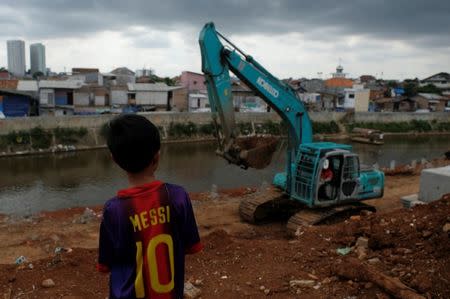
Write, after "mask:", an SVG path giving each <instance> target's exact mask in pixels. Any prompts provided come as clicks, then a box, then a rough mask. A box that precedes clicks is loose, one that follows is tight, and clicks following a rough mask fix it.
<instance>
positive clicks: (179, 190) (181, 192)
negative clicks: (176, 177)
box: [164, 183, 188, 196]
mask: <svg viewBox="0 0 450 299" xmlns="http://www.w3.org/2000/svg"><path fill="white" fill-rule="evenodd" d="M164 184H165V185H166V186H167V189H168V190H169V192H170V195H172V196H177V195H178V196H186V195H187V194H188V193H187V192H186V190H185V189H184V188H183V187H182V186H180V185H175V184H171V183H164Z"/></svg>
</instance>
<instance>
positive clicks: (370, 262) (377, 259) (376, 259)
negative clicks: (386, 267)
mask: <svg viewBox="0 0 450 299" xmlns="http://www.w3.org/2000/svg"><path fill="white" fill-rule="evenodd" d="M367 262H368V263H369V264H372V265H373V264H377V263H379V262H380V259H379V258H377V257H374V258H371V259H368V260H367Z"/></svg>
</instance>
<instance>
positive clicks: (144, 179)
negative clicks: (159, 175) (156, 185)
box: [128, 173, 155, 187]
mask: <svg viewBox="0 0 450 299" xmlns="http://www.w3.org/2000/svg"><path fill="white" fill-rule="evenodd" d="M154 180H155V174H154V173H152V174H133V173H128V184H129V185H130V187H137V186H141V185H144V184H147V183H151V182H153V181H154Z"/></svg>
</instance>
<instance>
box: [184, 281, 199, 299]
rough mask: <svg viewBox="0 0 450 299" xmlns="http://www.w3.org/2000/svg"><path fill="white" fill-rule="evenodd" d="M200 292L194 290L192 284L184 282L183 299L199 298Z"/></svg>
mask: <svg viewBox="0 0 450 299" xmlns="http://www.w3.org/2000/svg"><path fill="white" fill-rule="evenodd" d="M201 294H202V291H201V290H200V289H199V288H196V287H195V286H194V285H193V284H192V283H190V282H186V283H185V284H184V298H186V299H195V298H198V297H200V295H201Z"/></svg>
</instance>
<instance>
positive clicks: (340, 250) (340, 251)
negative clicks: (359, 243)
mask: <svg viewBox="0 0 450 299" xmlns="http://www.w3.org/2000/svg"><path fill="white" fill-rule="evenodd" d="M351 251H352V249H351V248H350V247H342V248H338V249H336V252H337V253H338V254H340V255H347V254H349V253H350V252H351Z"/></svg>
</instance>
